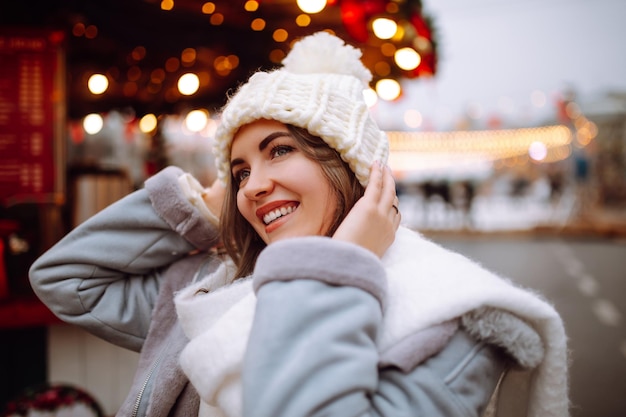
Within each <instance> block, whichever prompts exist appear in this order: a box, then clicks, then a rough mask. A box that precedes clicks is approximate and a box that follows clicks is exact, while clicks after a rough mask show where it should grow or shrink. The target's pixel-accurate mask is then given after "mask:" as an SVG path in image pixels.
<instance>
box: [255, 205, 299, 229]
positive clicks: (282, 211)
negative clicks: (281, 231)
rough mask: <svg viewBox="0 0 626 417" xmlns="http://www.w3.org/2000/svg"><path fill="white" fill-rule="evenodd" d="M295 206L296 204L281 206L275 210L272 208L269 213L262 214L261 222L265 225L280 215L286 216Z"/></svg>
mask: <svg viewBox="0 0 626 417" xmlns="http://www.w3.org/2000/svg"><path fill="white" fill-rule="evenodd" d="M297 207H298V206H283V207H280V208H277V209H275V210H272V211H270V212H269V213H267V214H266V215H265V216H263V223H265V225H266V226H267V225H268V224H270V223H272V222H274V221H276V220H277V219H280V218H281V217H283V216H286V215H287V214H290V213H293V211H294V210H295V209H296V208H297Z"/></svg>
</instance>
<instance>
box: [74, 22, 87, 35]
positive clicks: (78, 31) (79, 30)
mask: <svg viewBox="0 0 626 417" xmlns="http://www.w3.org/2000/svg"><path fill="white" fill-rule="evenodd" d="M84 34H85V24H84V23H80V22H79V23H76V24H75V25H74V27H73V28H72V35H74V36H83V35H84Z"/></svg>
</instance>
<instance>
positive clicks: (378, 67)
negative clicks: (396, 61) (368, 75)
mask: <svg viewBox="0 0 626 417" xmlns="http://www.w3.org/2000/svg"><path fill="white" fill-rule="evenodd" d="M374 72H376V74H377V75H379V76H381V77H386V76H388V75H389V74H390V73H391V65H389V63H387V62H385V61H378V62H377V63H376V64H375V65H374Z"/></svg>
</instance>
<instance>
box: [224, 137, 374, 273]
mask: <svg viewBox="0 0 626 417" xmlns="http://www.w3.org/2000/svg"><path fill="white" fill-rule="evenodd" d="M287 129H288V130H289V133H290V134H291V135H292V137H293V138H294V140H295V142H296V145H297V146H298V149H299V150H300V151H301V152H303V153H304V155H305V156H306V157H307V158H309V159H311V160H313V161H316V162H318V163H319V164H320V166H321V168H322V172H323V174H324V177H325V178H326V180H327V181H328V182H329V183H330V185H331V189H332V190H333V191H334V194H335V198H336V201H337V208H336V210H335V213H334V216H333V217H334V218H333V221H332V223H331V227H330V228H329V230H328V232H327V233H326V236H332V235H333V234H334V233H335V231H336V230H337V228H338V227H339V225H340V224H341V222H342V221H343V219H344V218H345V217H346V215H347V214H348V212H349V211H350V209H352V207H353V206H354V204H355V203H356V202H357V201H358V199H359V198H361V196H363V193H364V191H365V188H364V187H363V186H362V185H361V184H360V183H359V181H358V180H357V178H356V176H355V175H354V173H353V172H352V170H351V169H350V167H349V166H348V164H347V163H346V162H344V161H343V159H341V156H340V155H339V153H337V151H335V150H334V149H333V148H331V147H330V146H328V145H327V144H326V142H324V141H323V140H322V139H321V138H319V137H317V136H313V135H312V134H310V133H309V132H308V131H307V130H306V129H303V128H300V127H295V126H291V125H287ZM237 191H238V187H237V185H236V184H235V182H234V181H233V178H232V176H230V177H229V181H228V186H227V187H226V197H225V201H224V205H223V207H222V214H221V217H220V234H221V238H222V242H223V244H224V248H225V249H226V252H227V253H228V255H229V256H230V257H231V259H232V260H233V262H234V263H235V265H236V266H237V272H236V274H235V278H241V277H245V276H248V275H250V274H251V273H252V272H253V270H254V265H255V264H256V260H257V257H258V256H259V254H260V253H261V251H262V250H263V249H264V248H265V246H266V244H265V242H263V240H262V239H261V238H260V236H259V235H258V234H257V232H256V231H255V230H254V228H253V227H252V226H251V225H250V223H248V221H247V220H246V219H245V218H244V217H243V216H242V215H241V213H240V212H239V209H238V208H237Z"/></svg>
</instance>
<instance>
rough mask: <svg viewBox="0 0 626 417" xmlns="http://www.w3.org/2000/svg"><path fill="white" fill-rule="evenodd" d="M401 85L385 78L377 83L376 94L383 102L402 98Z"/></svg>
mask: <svg viewBox="0 0 626 417" xmlns="http://www.w3.org/2000/svg"><path fill="white" fill-rule="evenodd" d="M401 92H402V88H401V87H400V83H398V82H397V81H396V80H392V79H390V78H383V79H382V80H379V81H378V82H377V83H376V93H377V94H378V97H380V98H382V99H383V100H387V101H392V100H395V99H397V98H398V97H400V93H401Z"/></svg>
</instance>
